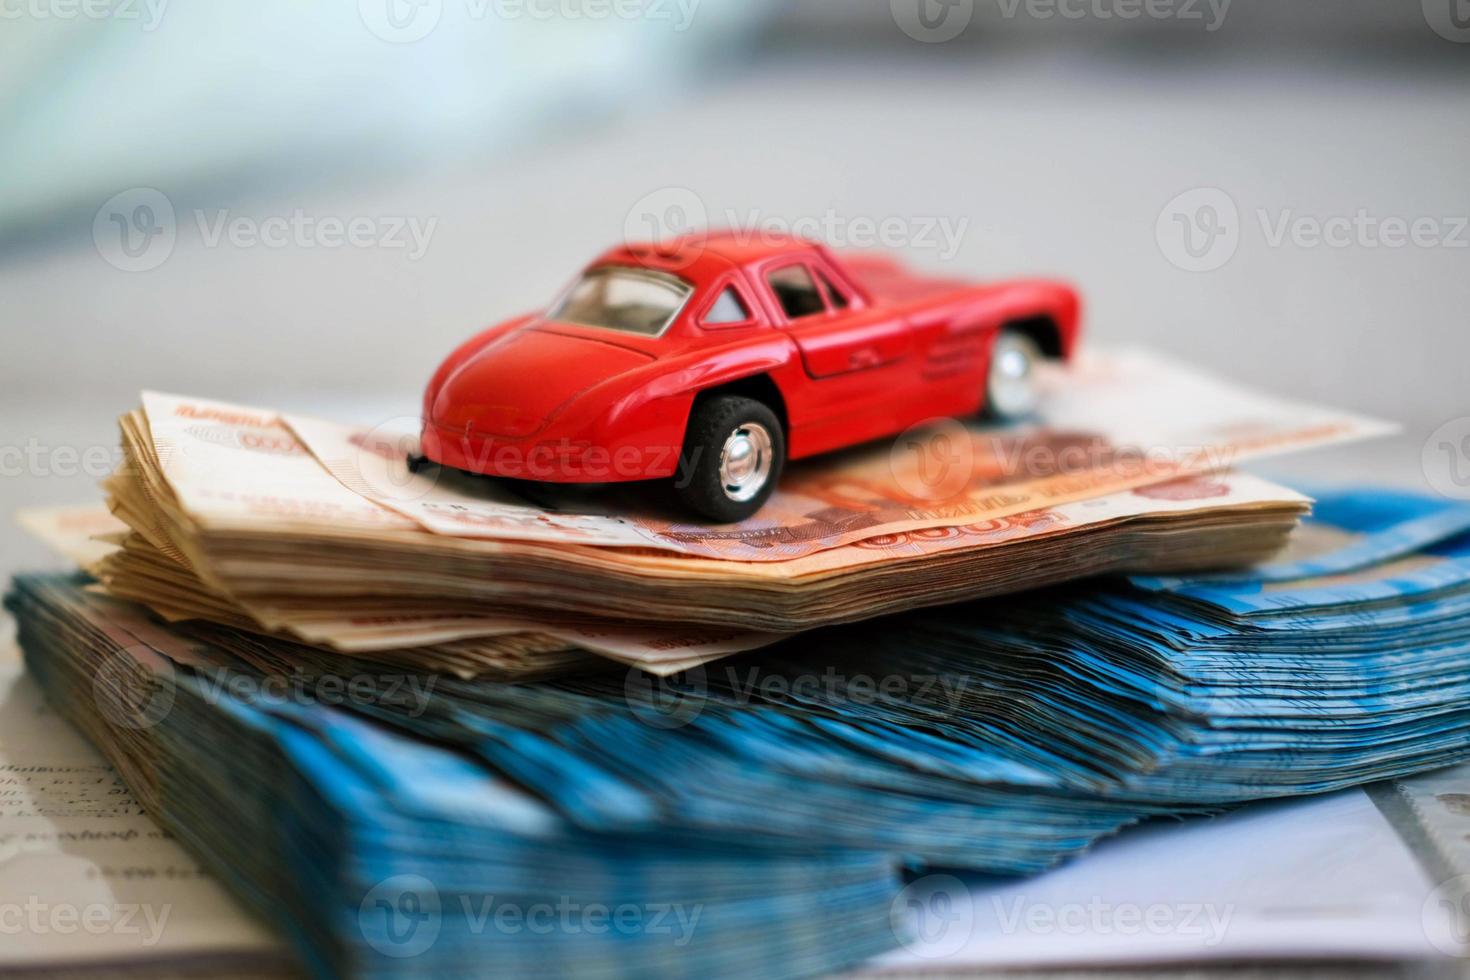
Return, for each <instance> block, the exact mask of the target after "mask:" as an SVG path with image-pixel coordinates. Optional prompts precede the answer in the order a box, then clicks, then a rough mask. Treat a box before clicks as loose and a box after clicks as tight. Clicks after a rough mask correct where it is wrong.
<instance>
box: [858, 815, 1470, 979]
mask: <svg viewBox="0 0 1470 980" xmlns="http://www.w3.org/2000/svg"><path fill="white" fill-rule="evenodd" d="M930 877H932V878H935V879H936V880H935V881H934V882H931V883H930V884H929V885H928V886H925V884H924V879H922V878H921V879H919V881H917V882H915V883H914V884H913V885H910V886H909V887H910V889H911V890H912V891H911V896H912V897H915V898H916V900H917V902H918V906H917V907H918V909H919V911H920V913H921V914H922V915H923V916H925V917H927V918H928V920H929V921H928V922H927V923H926V922H924V921H923V919H921V921H920V935H921V936H922V937H923V938H922V939H921V940H920V941H915V942H912V943H910V944H909V946H908V947H907V948H906V949H903V950H899V951H896V952H894V953H892V954H890V955H888V956H886V957H883V958H882V959H879V960H876V961H874V963H873V964H872V966H870V967H869V969H868V970H867V971H864V973H865V974H866V973H869V972H900V973H911V972H913V971H916V970H918V969H920V968H922V969H924V970H925V971H935V972H941V971H948V970H957V971H960V970H968V971H973V970H975V969H977V968H981V967H983V968H986V969H1016V968H1033V967H1043V966H1046V967H1064V966H1121V965H1129V964H1132V965H1137V964H1145V963H1165V962H1190V963H1196V962H1203V961H1211V960H1214V961H1244V960H1253V959H1262V960H1281V959H1322V960H1333V959H1359V958H1361V959H1370V960H1410V959H1437V958H1440V957H1442V956H1443V955H1444V953H1443V950H1441V949H1439V948H1437V947H1436V945H1435V944H1434V941H1433V939H1432V938H1431V935H1438V934H1440V933H1441V932H1443V931H1445V919H1446V913H1445V910H1444V909H1443V908H1441V907H1440V906H1439V905H1438V904H1437V903H1436V902H1435V901H1434V897H1435V893H1436V889H1435V886H1434V883H1433V882H1431V881H1430V879H1429V877H1428V875H1427V874H1426V873H1425V871H1424V870H1423V869H1422V868H1421V867H1420V865H1419V863H1418V861H1417V860H1416V858H1415V856H1414V855H1413V853H1411V852H1410V850H1409V848H1408V846H1406V844H1405V843H1404V842H1403V841H1402V840H1401V839H1400V837H1399V834H1398V833H1397V832H1396V831H1395V829H1394V827H1393V826H1392V825H1391V824H1390V823H1389V822H1388V820H1387V819H1385V818H1384V816H1383V814H1382V813H1380V812H1379V810H1378V808H1377V807H1375V806H1374V805H1373V803H1372V802H1371V801H1370V800H1369V799H1368V796H1367V795H1366V794H1365V793H1364V792H1363V791H1362V790H1358V789H1353V790H1347V791H1345V792H1342V793H1334V794H1332V795H1329V796H1322V797H1313V798H1309V799H1303V800H1292V801H1281V802H1271V803H1257V804H1253V805H1251V806H1247V807H1244V808H1242V809H1240V810H1236V811H1234V812H1233V813H1230V814H1227V815H1226V816H1223V817H1220V818H1217V819H1214V820H1207V819H1196V820H1189V821H1185V822H1182V823H1167V822H1162V821H1161V822H1155V823H1152V824H1149V825H1146V826H1143V827H1139V828H1136V829H1133V830H1129V831H1127V832H1125V833H1123V834H1122V835H1121V836H1119V837H1117V838H1115V839H1113V840H1110V841H1105V842H1104V843H1103V844H1102V845H1101V846H1099V847H1098V849H1097V850H1096V851H1095V852H1093V853H1091V854H1088V855H1086V856H1084V857H1082V858H1080V859H1078V860H1077V861H1075V862H1073V863H1071V864H1068V865H1066V866H1064V867H1062V868H1059V869H1057V870H1056V871H1052V872H1050V873H1048V874H1045V875H1042V876H1041V877H1039V878H1033V879H1027V880H1023V881H1015V882H1010V881H1005V882H1002V883H995V879H969V880H967V881H966V882H964V883H963V884H961V883H960V879H957V878H951V877H949V876H930ZM943 878H948V879H949V881H948V882H945V881H943V880H942V879H943ZM957 886H958V888H957ZM961 888H962V889H963V890H959V889H961ZM946 889H947V891H946ZM930 913H934V914H930Z"/></svg>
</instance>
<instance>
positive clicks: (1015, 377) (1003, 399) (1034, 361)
mask: <svg viewBox="0 0 1470 980" xmlns="http://www.w3.org/2000/svg"><path fill="white" fill-rule="evenodd" d="M1045 356H1046V355H1045V354H1043V353H1042V351H1041V347H1040V346H1039V345H1038V344H1037V343H1036V341H1034V340H1032V339H1031V338H1030V337H1028V336H1027V335H1026V334H1024V333H1021V332H1020V331H1019V330H1002V331H1001V333H1000V335H999V336H998V337H996V338H995V345H994V346H993V347H991V349H990V369H989V371H988V373H987V375H986V378H985V414H986V415H987V416H989V417H990V418H993V419H999V420H1000V421H1002V422H1009V421H1011V420H1012V419H1018V418H1022V417H1023V416H1026V415H1030V414H1031V413H1032V412H1034V411H1036V406H1037V405H1038V404H1039V403H1040V401H1041V392H1040V391H1039V390H1038V389H1037V387H1036V366H1037V365H1038V364H1040V363H1041V361H1042V360H1043V359H1044V358H1045Z"/></svg>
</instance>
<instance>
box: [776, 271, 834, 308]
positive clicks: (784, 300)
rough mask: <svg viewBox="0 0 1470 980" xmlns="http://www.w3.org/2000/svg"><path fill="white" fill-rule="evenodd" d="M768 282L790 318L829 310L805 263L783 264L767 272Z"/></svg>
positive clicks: (777, 300)
mask: <svg viewBox="0 0 1470 980" xmlns="http://www.w3.org/2000/svg"><path fill="white" fill-rule="evenodd" d="M766 284H767V285H768V286H770V287H771V292H772V293H773V294H774V295H775V297H776V302H778V303H780V304H781V309H782V311H783V312H785V314H786V318H787V319H788V320H799V319H801V318H802V317H804V316H813V315H815V314H817V313H825V312H827V304H826V302H825V301H824V300H823V299H822V293H821V291H820V290H819V289H818V288H817V284H816V282H815V280H813V279H812V274H811V272H810V271H809V270H808V269H807V267H806V266H805V265H802V264H801V263H797V264H795V265H783V266H782V267H781V268H779V269H775V270H772V271H771V272H769V273H767V274H766Z"/></svg>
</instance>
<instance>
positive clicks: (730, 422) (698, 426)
mask: <svg viewBox="0 0 1470 980" xmlns="http://www.w3.org/2000/svg"><path fill="white" fill-rule="evenodd" d="M749 422H755V423H759V424H760V425H761V426H762V427H764V428H765V430H766V431H767V432H769V433H770V434H771V471H770V473H769V475H768V476H767V477H766V482H765V485H764V486H763V487H761V489H760V492H759V493H757V494H756V495H755V496H754V497H752V498H751V499H749V500H732V499H730V497H729V496H728V495H727V494H726V493H725V488H724V486H723V485H721V482H720V452H721V450H723V449H724V447H725V440H726V439H727V438H728V437H729V435H730V433H732V432H734V431H735V429H736V428H738V427H739V426H741V425H745V424H746V423H749ZM785 463H786V433H785V432H784V431H782V428H781V420H780V419H778V418H776V413H775V412H773V411H771V409H770V408H769V407H768V406H767V405H765V404H764V403H762V402H758V401H756V400H755V399H754V398H746V397H744V396H743V395H714V396H712V397H710V398H706V399H702V400H700V401H699V402H697V403H696V404H695V406H694V411H693V412H692V413H691V414H690V416H689V427H688V428H687V429H686V430H685V432H684V448H683V450H682V451H681V452H680V454H679V470H678V472H677V473H675V474H674V493H675V495H677V496H678V498H679V501H680V503H681V504H683V505H684V507H686V508H688V509H689V510H691V511H693V512H694V513H696V514H698V515H699V516H701V517H706V518H709V519H710V520H712V521H718V522H719V523H721V524H728V523H731V522H733V521H739V520H744V519H745V518H747V517H749V516H750V515H751V514H754V513H755V512H756V511H758V510H760V508H761V505H762V504H764V503H765V502H766V500H767V498H769V497H770V496H771V492H772V491H773V490H775V489H776V483H777V482H778V481H779V480H780V479H781V469H782V467H783V466H784V465H785Z"/></svg>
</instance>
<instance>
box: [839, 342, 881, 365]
mask: <svg viewBox="0 0 1470 980" xmlns="http://www.w3.org/2000/svg"><path fill="white" fill-rule="evenodd" d="M882 362H883V355H882V354H881V353H879V351H878V348H876V347H859V348H858V349H857V350H855V351H853V352H852V353H851V354H849V355H847V363H848V364H850V365H852V366H853V367H855V368H866V367H877V366H878V365H879V364H881V363H882Z"/></svg>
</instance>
